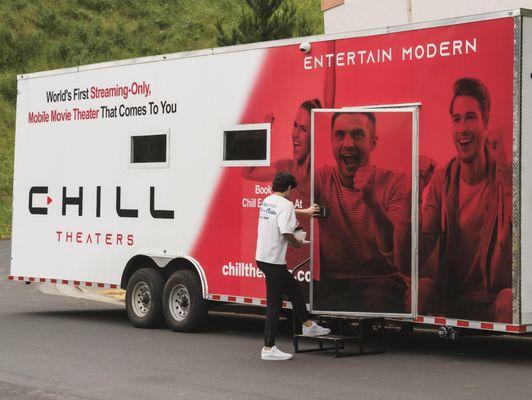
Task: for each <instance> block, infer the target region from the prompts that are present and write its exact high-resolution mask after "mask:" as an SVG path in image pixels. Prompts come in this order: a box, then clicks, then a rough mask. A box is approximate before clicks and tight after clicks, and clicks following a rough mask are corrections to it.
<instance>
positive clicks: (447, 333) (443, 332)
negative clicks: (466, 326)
mask: <svg viewBox="0 0 532 400" xmlns="http://www.w3.org/2000/svg"><path fill="white" fill-rule="evenodd" d="M458 333H459V331H458V329H456V328H454V327H452V326H446V325H442V326H440V327H439V328H438V336H439V337H440V338H441V339H443V340H449V341H451V342H454V341H456V340H458V338H459V334H458Z"/></svg>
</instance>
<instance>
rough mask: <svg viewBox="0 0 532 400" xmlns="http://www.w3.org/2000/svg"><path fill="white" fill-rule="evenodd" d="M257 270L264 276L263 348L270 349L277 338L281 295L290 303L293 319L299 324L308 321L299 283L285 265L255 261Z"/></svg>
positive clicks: (308, 317)
mask: <svg viewBox="0 0 532 400" xmlns="http://www.w3.org/2000/svg"><path fill="white" fill-rule="evenodd" d="M257 265H258V267H259V269H260V270H261V271H262V272H263V273H264V275H265V276H266V302H267V303H266V325H265V327H264V346H266V347H272V346H273V345H274V344H275V337H276V336H277V325H278V323H279V316H280V314H281V309H282V307H283V294H286V295H287V296H288V300H290V301H291V302H292V308H293V309H294V312H295V317H296V319H298V320H299V321H300V322H305V321H307V320H309V319H310V316H309V313H308V311H307V306H306V304H305V300H304V298H303V294H302V293H301V290H300V289H299V283H298V282H297V281H296V280H295V278H294V277H293V276H292V274H291V273H290V272H288V270H287V269H286V265H278V264H269V263H265V262H262V261H257Z"/></svg>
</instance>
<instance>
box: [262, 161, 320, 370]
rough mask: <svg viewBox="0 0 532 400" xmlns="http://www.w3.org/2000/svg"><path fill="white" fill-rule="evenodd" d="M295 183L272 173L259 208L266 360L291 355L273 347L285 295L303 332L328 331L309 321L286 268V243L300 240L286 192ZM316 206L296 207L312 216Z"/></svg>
mask: <svg viewBox="0 0 532 400" xmlns="http://www.w3.org/2000/svg"><path fill="white" fill-rule="evenodd" d="M296 186H297V182H296V179H295V178H294V177H293V176H292V175H290V174H289V173H287V172H280V173H278V174H277V175H275V178H274V179H273V182H272V191H273V194H271V195H270V196H268V197H266V198H265V199H264V201H263V202H262V205H261V207H260V211H259V223H258V232H257V233H258V235H257V251H256V257H255V258H256V260H257V264H258V267H259V268H260V270H261V271H262V272H263V273H264V275H265V277H266V298H267V306H266V307H267V308H266V323H265V327H264V347H263V348H262V351H261V358H262V359H263V360H269V361H280V360H289V359H291V358H292V354H289V353H284V352H282V351H281V350H279V349H278V348H277V347H276V346H275V337H276V335H277V324H278V322H279V315H280V313H281V308H282V304H283V295H284V294H286V295H287V296H288V299H289V300H290V301H291V302H292V307H293V309H294V312H295V318H297V320H299V321H301V322H303V328H302V330H303V334H304V335H307V336H320V335H326V334H328V333H330V329H327V328H323V327H321V326H320V325H318V324H316V323H315V322H314V321H311V320H310V316H309V313H308V311H307V306H306V304H305V300H304V299H303V294H302V293H301V289H300V288H299V284H298V282H297V281H296V280H295V279H294V277H293V276H292V274H291V273H290V272H289V271H288V269H287V268H286V250H287V247H288V245H291V246H293V247H296V248H298V247H301V246H302V245H303V241H302V240H299V239H297V238H296V237H295V236H294V232H295V230H296V228H297V226H298V223H297V219H296V213H295V208H294V204H293V203H292V202H291V201H290V200H288V197H289V196H290V192H291V190H292V189H294V188H295V187H296ZM316 208H317V207H316V206H315V205H312V206H311V207H309V208H307V209H305V210H300V213H302V214H306V215H308V216H311V215H314V214H315V212H316V211H317V210H316Z"/></svg>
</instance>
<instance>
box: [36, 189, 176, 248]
mask: <svg viewBox="0 0 532 400" xmlns="http://www.w3.org/2000/svg"><path fill="white" fill-rule="evenodd" d="M155 191H156V189H155V186H150V188H149V196H150V206H149V212H150V216H151V218H154V219H174V211H173V210H163V209H158V208H156V205H155V194H156V193H155ZM72 192H74V190H73V189H71V188H67V187H66V186H63V187H62V196H61V199H60V202H59V205H57V206H58V207H61V215H63V216H67V215H68V216H76V215H77V216H79V217H82V216H84V215H85V216H87V215H93V216H94V217H96V218H101V217H102V187H101V186H96V188H95V190H94V191H93V195H94V196H95V197H94V198H95V207H94V208H93V209H91V210H90V211H89V210H87V209H86V207H84V204H86V203H84V199H85V198H86V193H87V191H86V190H85V188H84V187H83V186H79V187H77V191H76V193H75V194H72ZM113 200H114V206H115V207H114V209H115V210H114V211H115V213H116V215H117V216H118V217H120V218H138V217H139V209H138V208H124V207H122V204H123V201H122V200H123V199H122V187H121V186H116V188H115V191H114V199H113ZM52 203H54V204H52ZM55 204H57V203H55V202H54V200H53V199H52V198H51V197H50V196H49V187H48V186H32V187H31V188H30V189H29V191H28V211H29V213H30V214H32V215H48V211H49V209H50V207H53V206H54V205H55ZM55 235H56V239H57V242H61V243H72V244H80V245H106V246H113V245H114V246H133V244H134V241H135V238H134V235H133V234H132V233H123V232H83V231H72V230H70V231H66V230H63V229H57V230H56V231H55Z"/></svg>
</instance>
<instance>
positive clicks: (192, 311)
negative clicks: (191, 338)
mask: <svg viewBox="0 0 532 400" xmlns="http://www.w3.org/2000/svg"><path fill="white" fill-rule="evenodd" d="M207 310H208V304H207V301H206V300H204V299H203V296H202V290H201V283H200V281H199V279H198V277H197V275H196V274H195V273H194V272H193V271H189V270H182V271H177V272H174V273H173V274H172V276H170V279H168V281H167V282H166V285H164V292H163V316H164V319H165V321H166V323H167V324H168V327H169V328H170V329H172V330H173V331H176V332H194V331H197V330H199V329H200V328H201V327H202V326H203V325H204V324H205V323H206V322H207Z"/></svg>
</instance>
